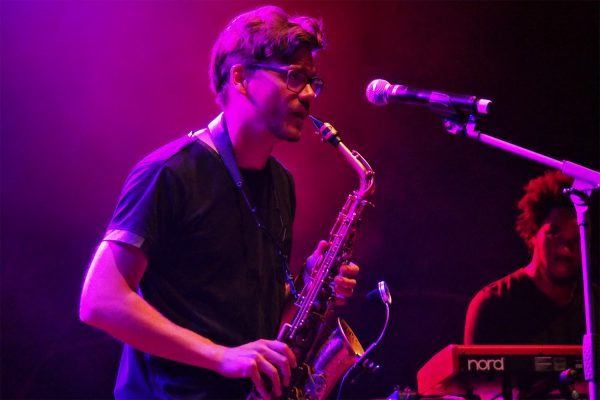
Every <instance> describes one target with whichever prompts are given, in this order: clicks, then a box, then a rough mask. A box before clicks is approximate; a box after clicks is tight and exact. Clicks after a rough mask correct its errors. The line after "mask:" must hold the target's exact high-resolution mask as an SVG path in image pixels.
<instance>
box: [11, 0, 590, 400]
mask: <svg viewBox="0 0 600 400" xmlns="http://www.w3.org/2000/svg"><path fill="white" fill-rule="evenodd" d="M259 4H264V3H263V2H250V1H248V2H246V1H244V2H242V1H238V2H225V1H222V2H200V1H184V2H175V1H147V2H146V1H127V2H125V1H94V2H75V1H61V2H52V1H39V2H34V1H28V2H12V1H3V2H2V3H1V8H0V12H1V14H0V17H1V21H0V22H1V24H0V26H1V27H0V29H1V30H0V33H1V40H2V42H1V67H2V70H1V82H2V88H1V129H2V131H1V132H2V137H1V173H2V175H1V185H2V186H1V190H2V191H1V196H2V197H1V207H2V208H1V218H2V220H1V235H2V236H1V246H2V248H1V257H2V259H1V261H2V281H1V282H2V288H1V296H2V298H1V317H2V321H1V322H2V325H1V329H2V331H1V340H2V348H1V351H2V353H1V360H2V361H1V363H2V379H1V393H0V397H2V398H14V397H17V398H20V397H27V398H40V397H43V398H100V397H102V398H104V397H110V396H111V393H112V384H113V381H114V376H115V371H116V368H117V364H118V355H119V348H120V346H119V344H118V343H117V342H116V341H114V340H112V339H110V338H108V337H107V336H106V335H104V334H102V333H100V332H98V331H95V330H94V329H92V328H89V327H86V326H83V325H82V324H81V323H79V321H78V318H77V307H78V296H79V290H80V287H81V283H82V281H83V277H84V273H85V269H86V264H87V262H88V261H89V258H90V255H91V254H92V252H93V249H94V246H95V245H96V244H97V242H98V240H99V239H100V238H101V235H102V232H103V230H104V227H105V225H106V223H107V222H108V220H109V218H110V216H111V213H112V209H113V207H114V205H115V202H116V200H117V197H118V194H119V191H120V189H121V185H122V183H123V180H124V179H125V177H126V175H127V173H128V171H129V169H130V168H131V167H132V166H133V164H134V163H135V162H136V161H137V160H139V159H140V158H141V157H142V156H144V155H145V154H147V153H148V152H149V151H151V150H152V149H154V148H156V147H158V146H160V145H161V144H163V143H165V142H167V141H169V140H172V139H175V138H177V137H179V136H180V135H182V134H185V133H187V132H188V131H190V130H195V129H198V128H201V127H203V126H205V125H206V124H207V123H208V122H209V121H210V120H211V119H212V118H213V116H214V115H215V114H216V113H217V111H218V108H217V106H216V105H215V103H214V101H213V97H212V94H211V92H210V91H209V89H208V77H207V66H208V60H209V54H210V48H211V45H212V43H213V42H214V40H215V39H216V36H217V35H218V33H219V32H220V31H221V29H222V28H223V27H224V26H225V25H226V23H227V22H228V21H229V20H230V19H231V18H232V17H233V16H235V15H236V14H237V13H239V12H242V11H245V10H248V9H250V8H253V7H254V6H256V5H259ZM274 4H279V5H282V6H283V7H284V8H285V9H286V10H287V11H288V12H290V13H309V14H310V15H313V16H321V17H322V18H323V20H324V22H325V30H326V33H327V35H328V39H329V43H330V46H329V48H328V50H327V51H326V52H323V53H322V54H321V55H320V56H319V57H318V60H317V65H318V67H319V69H320V74H321V75H322V76H323V78H324V79H325V80H326V87H325V91H324V92H323V95H322V98H320V99H319V101H317V102H316V104H315V107H314V110H313V111H314V113H315V114H316V115H318V116H320V117H321V118H323V119H325V120H327V121H329V122H331V123H332V124H333V125H334V126H336V127H337V128H338V130H340V131H341V132H342V133H343V134H345V135H344V138H345V141H346V143H347V144H348V145H349V146H350V147H351V148H356V149H358V150H359V151H360V152H361V153H362V154H363V155H364V156H365V158H366V159H367V160H369V161H370V162H371V164H372V166H373V168H374V169H375V170H376V171H377V185H378V188H377V193H376V196H375V198H374V202H375V203H376V208H375V209H372V210H367V211H366V212H365V215H364V223H363V225H362V227H361V230H360V232H359V236H358V238H357V244H356V251H355V255H356V257H355V258H356V262H357V263H359V264H360V265H361V266H362V274H361V280H360V284H359V287H358V295H357V297H356V298H355V299H353V300H352V302H351V303H350V305H349V307H348V308H347V310H346V311H345V314H346V316H347V320H348V321H349V323H350V325H351V326H352V327H353V328H354V329H355V331H356V333H357V334H358V336H359V337H360V338H362V342H363V344H364V345H365V346H366V345H367V344H368V342H369V341H370V340H373V339H374V338H375V337H376V336H377V334H378V330H379V327H380V325H381V322H382V319H383V311H382V307H381V306H379V305H376V304H369V303H367V302H366V301H364V300H362V294H364V293H366V292H367V291H369V290H370V289H372V288H373V287H374V286H375V284H376V282H377V281H379V280H381V279H385V280H386V281H387V282H388V284H389V285H390V287H391V289H392V292H393V296H394V297H393V300H394V303H393V305H392V306H393V310H392V322H391V325H390V330H389V332H388V334H387V336H386V337H385V339H384V341H383V343H382V344H381V346H380V348H379V349H378V350H377V351H376V352H375V353H374V355H373V358H374V359H375V360H376V361H378V362H380V363H381V364H382V366H383V368H382V370H381V371H380V372H379V373H378V375H375V376H369V377H364V378H363V379H362V381H361V382H359V383H358V384H356V385H355V386H354V387H353V389H352V392H353V393H354V394H353V395H352V396H353V397H357V398H365V397H376V396H380V397H383V396H386V395H388V394H389V393H391V392H392V391H393V387H394V385H402V386H405V385H408V384H413V383H414V379H415V376H416V372H417V370H418V369H419V368H420V367H421V366H422V365H423V363H424V362H425V361H426V360H427V359H429V358H430V357H431V356H432V355H433V354H434V353H435V352H437V351H438V350H440V349H441V348H442V347H444V346H445V345H446V344H449V343H459V342H460V341H461V340H462V324H463V319H464V313H465V310H466V306H467V304H468V300H469V299H470V297H471V296H472V295H473V294H474V293H475V291H476V290H478V289H479V288H480V287H482V286H483V285H484V284H486V283H488V282H489V281H491V280H492V279H496V278H499V277H501V276H503V275H505V274H507V273H509V272H511V271H512V270H513V269H515V268H517V267H519V266H523V265H524V264H525V263H526V262H527V261H528V255H527V251H526V249H525V247H524V246H523V245H522V244H521V242H520V240H519V238H518V236H517V235H516V233H514V229H513V226H514V220H515V216H516V210H515V204H516V201H517V199H518V198H519V197H520V195H521V187H522V186H523V185H524V184H525V183H526V182H527V180H528V179H530V178H531V177H533V176H535V175H537V174H540V173H541V172H543V171H544V170H545V168H544V167H541V166H538V165H535V164H534V163H533V162H530V161H527V160H522V159H519V158H517V157H516V156H513V155H509V154H506V153H503V152H501V151H499V150H496V149H492V148H489V147H488V146H484V145H479V144H477V143H473V142H471V141H468V140H467V139H460V138H454V137H451V136H449V135H447V134H446V133H445V132H444V130H443V128H442V125H441V123H440V121H439V120H438V119H437V118H436V117H435V116H434V115H432V114H431V113H429V112H428V111H427V110H424V109H421V108H414V107H409V106H389V107H385V108H378V107H375V106H372V105H370V104H369V103H368V102H367V101H366V98H365V96H364V90H365V87H366V85H367V83H369V82H370V81H371V80H372V79H375V78H385V79H387V80H389V81H390V82H394V83H402V84H407V85H412V86H417V87H423V88H429V89H438V90H447V91H454V92H458V93H467V94H477V95H480V96H482V97H487V98H491V99H493V100H494V101H495V103H496V105H497V107H496V109H495V111H494V113H493V115H492V116H491V117H490V118H489V119H488V120H487V121H486V122H485V123H484V124H482V128H483V129H484V130H485V132H486V133H489V134H492V135H495V136H497V137H499V138H501V139H504V140H508V141H510V142H513V143H515V144H518V145H521V146H524V147H527V148H530V149H532V150H535V151H538V152H541V153H543V154H546V155H548V156H551V157H554V158H557V159H568V160H571V161H574V162H577V163H580V164H583V165H586V166H588V167H591V168H594V169H599V168H600V165H599V158H600V157H599V155H600V149H599V135H598V133H599V129H598V128H599V102H598V98H599V85H598V71H599V65H598V64H599V63H598V58H599V43H598V41H599V40H598V37H599V33H600V32H599V22H598V21H599V5H598V3H597V2H585V3H574V2H570V3H557V2H532V3H525V4H523V3H509V2H481V3H479V2H473V3H470V2H450V3H448V2H414V3H413V2H399V3H395V2H368V3H367V2H301V1H298V2H292V1H290V2H274ZM277 155H278V156H279V157H280V159H281V160H282V161H283V162H284V163H285V164H286V165H287V166H288V168H289V169H290V170H291V171H292V172H293V174H294V175H295V178H296V185H297V192H298V213H297V222H296V226H295V247H294V265H295V266H298V265H299V264H300V263H301V262H302V259H303V258H304V257H305V256H306V255H307V254H308V253H309V251H311V250H312V248H313V247H314V246H315V244H316V242H317V241H318V240H319V239H321V238H325V237H326V236H327V233H328V231H329V229H330V226H331V225H332V224H333V221H334V218H335V215H336V213H337V211H338V209H339V208H340V207H341V205H342V203H343V201H344V199H345V197H346V195H347V193H348V192H349V191H350V190H351V189H352V188H353V187H354V186H355V185H356V177H355V176H354V174H353V172H352V171H351V170H350V168H348V166H347V165H346V164H345V162H344V161H343V160H342V159H341V157H340V155H339V154H337V153H336V152H335V150H334V149H332V148H329V146H326V145H324V144H321V143H319V141H318V139H317V138H316V137H315V136H314V135H312V133H311V130H310V129H308V125H307V129H306V130H305V137H304V138H303V140H302V141H301V142H300V143H299V144H294V145H288V144H286V145H282V146H281V147H280V148H278V150H277ZM596 198H597V196H596ZM594 221H595V227H596V228H595V229H596V231H595V232H596V234H597V232H598V229H600V228H598V219H597V214H596V216H595V217H594ZM594 243H595V244H596V247H595V249H594V254H593V255H594V256H597V236H596V237H595V238H594ZM597 259H598V258H597V257H596V260H597ZM596 265H597V264H596ZM232 295H235V293H232Z"/></svg>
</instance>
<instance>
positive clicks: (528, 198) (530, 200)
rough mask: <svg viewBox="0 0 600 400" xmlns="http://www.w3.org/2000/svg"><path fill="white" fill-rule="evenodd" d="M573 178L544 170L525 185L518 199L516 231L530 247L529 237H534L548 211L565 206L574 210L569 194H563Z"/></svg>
mask: <svg viewBox="0 0 600 400" xmlns="http://www.w3.org/2000/svg"><path fill="white" fill-rule="evenodd" d="M572 184H573V178H571V177H568V176H566V175H564V174H562V173H561V172H560V171H546V173H545V174H544V175H543V176H540V177H537V178H534V179H532V180H530V181H529V182H528V183H527V185H526V186H525V188H524V189H525V195H524V196H523V197H522V198H521V200H519V204H518V207H519V210H520V211H521V212H520V214H519V216H518V217H517V226H516V227H517V232H518V233H519V235H520V236H521V238H522V239H523V240H524V241H525V243H526V244H527V247H529V248H530V249H531V248H532V243H531V238H532V237H534V236H535V235H536V234H537V232H538V230H539V229H540V227H541V226H542V223H543V221H544V220H545V219H546V217H547V216H548V214H550V211H552V209H553V208H555V207H565V208H568V209H571V210H573V214H574V213H575V210H574V208H573V205H572V203H571V200H570V199H569V196H566V195H564V194H563V189H566V188H569V187H571V185H572Z"/></svg>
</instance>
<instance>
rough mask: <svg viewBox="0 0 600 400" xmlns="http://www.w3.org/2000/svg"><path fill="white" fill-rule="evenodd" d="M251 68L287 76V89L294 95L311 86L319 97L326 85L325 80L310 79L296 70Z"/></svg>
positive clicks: (259, 66)
mask: <svg viewBox="0 0 600 400" xmlns="http://www.w3.org/2000/svg"><path fill="white" fill-rule="evenodd" d="M250 67H253V68H260V69H266V70H267V71H273V72H278V73H280V74H282V75H286V77H287V80H286V84H287V88H288V89H289V90H291V91H292V92H294V93H300V92H302V91H303V90H304V88H305V87H306V85H310V87H311V88H312V90H313V92H315V97H318V96H319V93H321V90H323V86H324V85H325V82H324V81H323V79H321V78H319V77H318V76H312V77H310V76H308V75H306V74H305V73H304V72H302V71H301V70H299V69H296V68H281V67H274V66H272V65H265V64H252V65H250Z"/></svg>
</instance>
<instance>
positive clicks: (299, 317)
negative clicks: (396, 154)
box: [278, 117, 375, 400]
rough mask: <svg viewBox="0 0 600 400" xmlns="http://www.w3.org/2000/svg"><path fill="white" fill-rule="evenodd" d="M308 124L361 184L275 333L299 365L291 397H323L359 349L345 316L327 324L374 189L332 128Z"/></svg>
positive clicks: (363, 165)
mask: <svg viewBox="0 0 600 400" xmlns="http://www.w3.org/2000/svg"><path fill="white" fill-rule="evenodd" d="M311 118H312V117H311ZM313 122H315V125H316V126H317V128H318V129H319V132H318V133H319V134H320V136H321V137H322V138H323V140H324V141H327V142H329V143H331V144H332V145H333V146H334V147H336V148H338V149H339V150H340V151H341V152H342V154H343V155H344V156H345V158H346V160H347V161H348V162H349V163H350V164H351V165H352V167H353V168H354V170H355V171H356V172H357V173H358V175H359V177H360V187H359V188H358V189H356V190H354V191H353V192H352V193H350V195H349V196H348V198H347V199H346V202H345V204H344V206H343V207H342V210H341V211H340V213H339V214H338V217H337V219H336V222H335V224H334V226H333V228H332V229H331V231H330V234H329V243H330V245H329V248H328V249H327V251H326V252H325V254H324V255H323V256H322V257H321V258H320V259H319V260H317V262H316V265H315V266H314V267H313V269H312V271H311V272H310V277H309V279H308V282H306V283H305V285H304V288H303V289H302V291H301V293H300V295H299V296H298V298H297V299H296V303H295V305H296V307H297V311H296V314H295V316H294V318H293V320H292V321H291V323H289V324H285V325H284V326H283V327H282V329H281V331H280V333H279V336H278V340H280V341H282V342H284V343H286V344H288V346H289V347H290V348H291V349H292V351H294V353H295V354H296V357H297V361H298V365H299V367H298V368H296V369H295V370H294V371H292V380H291V384H290V386H289V387H288V388H287V389H286V391H284V396H283V398H285V399H293V400H299V399H310V400H322V399H325V398H326V397H327V395H328V394H329V393H330V392H331V390H332V389H333V387H334V386H335V384H336V382H337V381H338V380H339V379H340V377H341V376H342V375H343V374H344V373H345V372H346V371H347V370H348V369H349V368H350V367H351V366H352V365H354V364H355V363H356V362H357V361H358V359H359V358H360V356H361V355H362V354H363V352H364V350H363V348H362V346H361V344H360V342H359V341H358V339H357V338H356V336H355V334H354V332H353V331H352V329H351V328H350V326H348V324H347V323H346V322H345V321H344V320H342V319H339V318H338V319H337V321H336V322H337V323H336V324H335V326H334V327H333V331H332V332H331V329H330V326H329V325H331V324H329V323H328V322H331V321H330V319H331V318H330V317H331V316H332V315H333V312H332V311H333V307H334V301H335V297H334V296H335V295H334V293H333V289H332V282H333V278H334V277H335V276H336V275H337V274H338V273H339V268H340V266H341V265H342V264H344V263H347V262H348V260H349V258H350V255H351V250H352V242H353V238H354V235H355V232H356V229H357V225H358V222H359V221H360V216H361V214H362V212H363V210H364V208H365V207H366V206H367V205H371V203H370V202H369V201H368V200H367V199H368V198H369V197H370V196H371V195H372V194H373V191H374V183H375V182H374V171H373V169H372V168H371V167H370V166H369V164H368V163H367V161H366V160H365V159H364V158H363V157H362V156H361V155H360V154H359V153H358V152H356V151H351V150H349V149H348V148H347V147H346V146H345V145H344V143H343V142H342V141H341V139H340V138H339V136H338V134H337V131H336V130H335V128H333V126H331V125H330V124H328V123H322V122H320V121H318V120H316V119H315V118H313Z"/></svg>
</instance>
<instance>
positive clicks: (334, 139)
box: [310, 115, 342, 147]
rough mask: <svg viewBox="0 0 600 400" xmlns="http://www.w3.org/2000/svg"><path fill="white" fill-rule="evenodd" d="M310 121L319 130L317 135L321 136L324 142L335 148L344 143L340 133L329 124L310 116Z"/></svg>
mask: <svg viewBox="0 0 600 400" xmlns="http://www.w3.org/2000/svg"><path fill="white" fill-rule="evenodd" d="M310 119H311V120H312V122H313V124H315V127H316V128H317V130H316V132H315V133H316V134H317V135H319V136H321V139H323V141H324V142H327V143H329V144H331V145H333V146H335V147H337V145H338V144H340V143H341V142H342V139H340V136H339V134H338V131H337V130H336V129H335V128H334V127H333V126H332V125H331V124H330V123H329V122H323V121H321V120H319V119H318V118H316V117H315V116H314V115H310Z"/></svg>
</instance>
